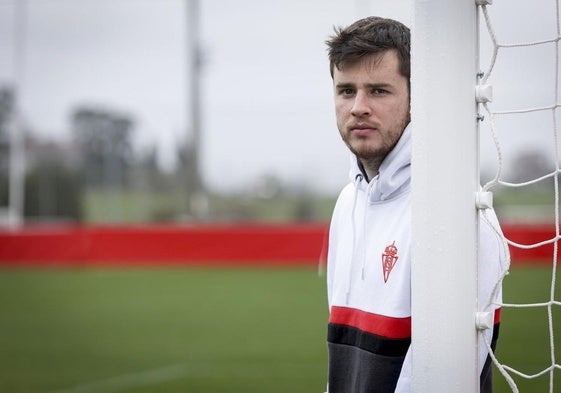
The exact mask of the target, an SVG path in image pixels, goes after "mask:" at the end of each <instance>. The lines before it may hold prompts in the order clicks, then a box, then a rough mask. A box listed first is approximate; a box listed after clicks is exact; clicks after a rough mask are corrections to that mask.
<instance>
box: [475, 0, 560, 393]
mask: <svg viewBox="0 0 561 393" xmlns="http://www.w3.org/2000/svg"><path fill="white" fill-rule="evenodd" d="M503 3H504V4H495V5H481V6H480V14H479V15H480V25H481V26H480V31H481V33H482V34H481V37H480V39H481V42H482V50H481V52H485V50H484V49H485V47H484V45H485V44H486V43H487V45H488V46H489V47H488V48H487V49H488V52H489V53H488V56H487V57H485V56H482V58H481V63H485V62H488V64H487V65H486V69H483V70H482V71H483V72H482V74H481V75H480V84H481V85H485V84H490V85H493V86H494V87H495V89H494V93H495V99H494V100H493V101H492V102H491V103H482V104H481V105H482V107H483V110H484V112H485V113H484V118H485V120H484V122H483V123H484V124H482V127H481V131H482V136H481V137H482V138H484V137H490V140H491V141H492V143H491V145H493V146H494V151H495V152H494V156H495V158H496V161H495V165H496V170H495V171H494V175H492V176H491V177H492V178H491V180H489V181H488V182H487V183H486V184H485V185H484V187H483V189H484V191H488V190H493V191H494V190H496V189H499V190H505V189H508V190H511V192H515V191H518V190H521V189H524V188H525V189H530V190H532V189H533V187H539V189H540V190H541V189H544V187H543V185H544V184H547V185H548V186H549V185H551V187H552V188H550V190H551V192H550V194H551V195H552V201H551V203H550V205H551V209H550V210H548V209H547V208H546V209H545V210H546V213H545V215H542V216H541V219H542V220H543V219H544V218H547V219H548V221H549V222H551V221H553V223H552V225H551V228H552V230H551V237H550V238H547V239H543V240H542V241H540V242H536V243H533V244H520V243H517V242H514V241H512V240H511V239H507V238H505V239H504V241H505V242H506V243H507V244H508V245H510V247H513V248H514V247H516V248H520V249H534V248H538V247H544V246H549V247H551V246H552V248H553V251H552V255H551V268H552V274H551V281H550V282H547V283H545V282H544V283H543V285H544V286H546V285H548V286H549V298H545V299H543V300H542V301H539V302H532V303H516V302H509V299H507V298H505V299H504V302H503V303H502V304H500V305H499V306H501V307H502V308H503V309H508V308H517V309H522V308H542V309H544V310H546V314H547V322H546V321H536V322H535V325H536V326H538V325H539V324H540V323H542V324H547V332H548V334H549V340H548V341H549V349H547V348H540V350H542V351H549V356H548V358H549V364H546V365H544V367H543V368H542V369H540V370H539V371H537V372H534V371H535V370H533V372H529V371H528V370H524V369H520V367H518V369H515V368H514V367H511V366H509V365H507V364H503V363H501V359H500V358H499V356H496V354H492V355H491V357H492V359H493V362H494V363H495V365H496V367H497V368H498V369H499V371H500V373H501V374H502V375H503V376H504V378H505V380H506V381H507V383H508V385H509V386H510V388H511V390H512V391H513V392H519V387H518V386H517V384H516V382H515V379H517V378H525V379H534V378H538V377H541V376H544V375H546V374H548V376H549V392H550V393H553V392H555V391H557V392H561V386H554V385H555V379H554V375H555V373H556V372H557V373H559V371H560V370H561V365H560V361H559V360H558V359H557V358H556V351H555V333H558V334H561V326H556V324H555V318H554V313H555V312H556V311H557V312H559V311H560V310H559V306H561V302H559V301H557V300H556V289H555V288H556V274H557V253H558V247H559V240H560V239H561V236H560V228H559V173H560V172H561V171H560V168H559V164H560V161H559V148H560V140H559V135H558V131H559V130H558V122H559V119H558V116H559V107H560V103H559V102H560V90H559V83H560V80H559V79H560V72H559V56H560V48H559V46H560V39H561V33H560V31H561V29H560V22H559V19H560V18H559V12H560V10H559V0H551V1H539V2H529V1H524V2H522V1H519V2H510V1H505V2H503ZM501 6H502V7H505V8H504V9H498V8H500V7H501ZM539 7H546V10H545V12H542V11H544V10H543V9H540V12H538V13H536V9H537V8H539ZM500 12H504V14H503V15H502V16H503V18H499V17H498V15H499V13H500ZM504 15H508V16H509V17H508V18H504ZM513 15H514V16H513ZM516 15H517V16H516ZM544 16H547V17H544ZM505 19H508V23H509V24H510V28H509V29H502V28H501V27H502V26H505V23H504V22H503V21H504V20H505ZM501 23H502V24H503V25H502V26H501ZM513 27H514V28H513ZM538 27H539V28H538ZM512 32H515V33H512ZM509 33H510V34H509ZM518 34H520V35H521V36H520V37H517V35H518ZM541 34H544V35H545V36H540V35H541ZM528 38H529V39H528ZM485 40H486V41H485ZM513 70H514V71H513ZM517 71H518V73H517ZM505 75H506V77H505ZM509 78H510V79H509ZM499 85H500V87H501V88H502V91H501V92H500V93H499V92H498V89H497V87H498V86H499ZM517 88H518V90H517ZM548 90H549V91H548ZM482 114H483V113H482ZM483 132H487V133H488V135H484V134H483ZM521 133H522V134H525V136H524V137H525V138H526V139H523V138H520V137H519V136H516V134H518V135H519V134H521ZM517 138H518V139H519V142H518V144H519V145H526V146H525V147H526V148H527V149H532V148H534V149H535V151H538V155H537V156H535V157H534V158H538V159H539V160H541V162H542V163H543V164H544V165H542V168H547V169H544V170H543V171H542V172H541V173H536V171H534V172H528V168H527V165H524V164H527V163H528V162H527V161H523V160H521V159H519V158H520V156H518V157H516V156H514V157H505V151H507V150H508V148H512V144H515V143H516V140H517ZM540 140H541V141H545V142H543V143H542V146H540V147H538V145H539V141H540ZM513 141H514V142H513ZM507 142H511V143H510V144H509V143H507ZM507 145H508V148H507ZM545 146H547V148H546V147H545ZM516 158H518V160H517V159H516ZM539 160H538V161H539ZM517 164H518V165H519V166H518V167H517ZM520 165H524V167H521V166H520ZM508 172H510V173H508ZM515 189H516V190H515ZM519 216H520V214H519ZM518 218H519V217H518ZM509 268H510V260H508V263H507V266H504V270H503V273H502V275H501V277H500V281H499V282H498V283H497V288H498V287H499V286H500V283H501V281H502V280H503V278H504V277H505V276H506V275H507V274H508V271H509ZM489 302H490V301H489ZM527 334H528V335H532V334H543V333H541V332H536V331H528V332H527ZM499 345H522V346H523V345H525V343H524V342H519V343H504V342H500V343H499ZM487 346H488V347H489V343H487ZM489 349H490V347H489ZM514 376H516V378H514Z"/></svg>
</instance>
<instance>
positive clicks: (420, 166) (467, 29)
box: [411, 0, 479, 393]
mask: <svg viewBox="0 0 561 393" xmlns="http://www.w3.org/2000/svg"><path fill="white" fill-rule="evenodd" d="M476 7H477V6H476V3H475V0H455V1H450V0H427V1H415V3H414V18H413V21H414V22H413V29H412V30H413V34H412V49H411V62H412V75H411V115H412V124H413V127H414V129H413V134H412V136H413V156H412V177H411V179H412V220H413V221H412V232H413V233H412V238H413V250H412V255H413V263H412V267H411V269H412V282H411V290H412V343H413V344H412V378H413V380H412V387H413V391H414V392H416V393H425V392H426V393H428V392H447V393H453V392H458V393H459V392H466V393H467V392H469V393H473V392H478V391H479V375H478V366H477V331H476V324H475V320H476V310H477V249H476V241H477V225H478V224H477V209H476V204H475V198H476V192H477V191H478V189H479V173H478V138H477V132H476V131H477V104H476V100H475V89H476V82H477V71H478V70H477V50H478V47H477V39H476V38H477V34H476V31H477V30H476V26H477V24H476V17H477V8H476ZM458 48H461V50H458ZM458 228H461V230H458ZM450 352H453V353H454V356H453V358H452V357H450V356H445V355H444V354H448V353H450Z"/></svg>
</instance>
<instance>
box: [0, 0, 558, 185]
mask: <svg viewBox="0 0 561 393" xmlns="http://www.w3.org/2000/svg"><path fill="white" fill-rule="evenodd" d="M185 1H187V0H27V1H26V3H27V5H26V13H25V20H24V22H25V24H24V26H25V29H24V33H25V34H24V41H23V45H22V46H16V44H15V38H14V31H15V24H16V20H15V17H14V4H15V1H14V0H0V83H13V82H14V78H16V77H17V80H16V81H17V83H18V86H20V88H21V91H20V96H21V99H22V101H21V109H22V112H23V114H24V118H25V121H26V122H27V123H28V124H29V126H30V127H31V128H32V129H33V130H34V131H36V132H37V133H38V134H39V135H41V136H45V137H49V138H57V139H64V138H68V137H69V136H70V135H71V134H70V129H69V127H70V125H69V118H70V114H71V111H72V109H73V108H75V107H76V106H77V105H85V104H87V105H94V106H99V107H102V108H109V109H111V110H117V111H120V112H123V113H125V114H130V115H131V116H132V117H134V118H135V119H136V128H135V146H136V148H137V149H142V148H144V147H146V146H149V145H151V144H156V145H157V146H158V149H159V152H160V154H161V161H162V164H163V165H165V166H170V165H171V164H172V163H173V154H172V152H173V151H174V148H175V146H176V145H177V144H178V143H179V142H181V141H183V140H184V139H185V138H187V137H188V136H189V122H190V117H189V114H188V113H189V110H188V109H189V103H188V82H187V81H188V78H187V50H186V46H187V31H186V28H185V23H186V20H187V15H186V14H187V12H186V6H185ZM200 2H201V10H200V15H201V22H200V26H201V44H202V47H203V53H204V69H203V78H202V108H203V113H202V127H203V140H202V152H201V153H202V156H201V164H202V169H203V174H204V177H205V182H206V183H207V185H209V186H211V187H212V188H214V189H218V190H231V189H239V188H241V187H244V186H248V185H249V184H251V182H253V181H254V179H255V178H256V177H258V176H260V175H264V174H274V175H276V176H278V177H280V178H281V179H283V180H284V181H287V182H291V183H307V184H309V186H310V187H311V188H315V189H321V190H323V191H328V192H333V193H335V192H337V190H339V189H340V188H341V186H342V185H344V183H345V182H346V181H347V171H348V168H347V164H348V153H347V151H346V148H345V147H344V145H343V144H342V142H341V141H340V138H339V136H338V132H337V129H336V127H335V118H334V114H333V104H332V93H331V79H330V76H329V72H328V64H327V60H326V51H325V45H324V41H325V40H326V39H327V38H328V36H329V35H330V34H331V32H332V30H333V26H334V25H337V26H338V25H347V24H349V23H351V22H352V21H354V20H355V19H357V18H359V17H362V16H366V15H369V14H377V15H381V16H387V17H393V18H396V19H399V20H401V21H402V22H404V23H406V24H408V25H411V22H412V3H411V2H410V1H409V0H383V1H380V0H370V1H366V0H355V1H348V0H300V1H296V0H293V1H282V2H281V1H272V0H269V1H266V0H238V1H229V0H201V1H200ZM504 3H509V4H508V6H507V5H506V4H504ZM525 3H526V4H524V2H522V1H518V0H517V1H508V2H506V1H500V0H499V1H495V4H494V5H493V6H492V7H493V8H492V14H493V17H494V19H495V23H496V28H497V34H498V35H499V37H500V38H503V39H504V41H507V42H517V41H520V40H523V41H532V40H541V39H544V38H551V36H552V35H553V36H554V35H555V18H554V17H552V16H551V15H552V12H553V14H554V10H555V8H554V3H555V2H554V1H553V0H551V1H543V2H540V7H537V6H536V4H532V6H531V7H530V6H528V4H527V2H525ZM550 3H551V4H550ZM523 6H525V7H526V8H527V9H522V8H521V7H523ZM482 41H483V49H484V51H487V52H486V53H488V52H489V46H488V45H487V43H486V41H485V39H483V40H482ZM554 49H555V45H553V44H552V45H550V46H549V47H531V48H530V49H528V50H527V51H526V52H524V53H522V54H514V50H510V49H509V50H506V51H504V52H505V53H504V54H503V55H501V57H500V58H499V61H498V62H497V66H496V70H495V72H496V74H497V77H496V78H495V80H494V81H493V84H494V85H496V86H495V98H496V99H495V102H497V104H496V105H497V106H499V107H500V105H503V108H509V107H518V106H524V105H526V106H540V105H544V104H546V103H547V105H550V104H551V103H552V102H551V101H552V99H553V100H554V98H555V91H554V89H553V86H554V76H555V72H554V71H555V69H554V62H553V59H554V56H555V54H554V53H555V52H554ZM511 51H512V52H511ZM18 54H19V55H21V57H20V58H21V59H22V60H23V66H22V67H19V68H18V62H17V59H18ZM486 58H488V56H484V58H482V64H483V66H484V67H482V68H485V66H486V65H487V64H488V61H487V60H486ZM486 61H487V63H486ZM513 65H515V66H514V67H513ZM16 69H19V70H20V72H19V73H18V72H16ZM18 75H19V77H18ZM513 80H515V81H516V83H512V81H513ZM451 95H453V91H451ZM437 104H438V103H437V102H435V105H437ZM497 109H501V108H497ZM537 117H539V119H537ZM528 118H529V119H528ZM548 119H549V118H547V116H546V117H544V116H542V115H541V114H540V115H533V116H526V117H525V118H521V117H519V118H517V119H515V120H509V121H510V122H507V121H506V120H501V121H502V122H503V123H504V128H506V129H508V130H509V132H510V133H511V134H512V135H509V137H508V139H509V140H510V141H511V142H509V143H511V144H512V145H513V146H514V150H513V151H516V150H517V149H520V148H522V147H525V146H534V145H535V146H536V148H539V149H545V147H544V146H547V144H549V146H551V140H552V139H551V136H548V137H546V138H545V139H544V138H541V137H537V136H536V132H535V129H534V125H535V124H542V123H543V127H545V128H547V127H549V128H551V126H550V122H551V120H550V119H549V120H548ZM529 129H532V132H528V131H529ZM482 139H483V143H484V145H485V143H486V142H485V139H486V138H482ZM544 141H545V142H544ZM483 151H484V153H485V154H492V150H491V149H490V148H489V147H488V146H487V147H484V148H483ZM549 151H550V152H551V148H549ZM509 154H510V156H508V157H512V156H514V154H515V153H509ZM547 154H550V155H552V153H547Z"/></svg>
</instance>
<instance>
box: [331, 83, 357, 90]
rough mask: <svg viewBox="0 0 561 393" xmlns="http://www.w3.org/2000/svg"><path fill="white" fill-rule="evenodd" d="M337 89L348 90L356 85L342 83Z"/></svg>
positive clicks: (338, 84) (337, 85)
mask: <svg viewBox="0 0 561 393" xmlns="http://www.w3.org/2000/svg"><path fill="white" fill-rule="evenodd" d="M335 87H336V88H338V89H347V88H350V87H355V85H354V83H350V82H341V83H337V84H336V85H335Z"/></svg>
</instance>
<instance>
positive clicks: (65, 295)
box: [0, 269, 327, 393]
mask: <svg viewBox="0 0 561 393" xmlns="http://www.w3.org/2000/svg"><path fill="white" fill-rule="evenodd" d="M324 281H325V280H324V277H322V278H319V277H318V276H317V274H316V273H315V272H314V271H313V269H293V270H288V269H262V270H253V269H237V270H212V269H209V270H204V269H183V270H182V269H177V270H160V269H153V270H150V269H148V270H126V271H118V270H72V271H60V270H50V271H39V270H29V271H2V272H1V273H0V299H1V300H0V301H1V305H0V312H1V315H2V318H1V320H0V348H1V355H0V391H1V392H13V393H16V392H48V391H56V390H60V389H64V388H70V387H73V386H78V385H81V384H84V383H88V382H91V381H99V380H105V379H108V378H112V377H118V376H123V375H128V374H134V373H142V372H143V371H147V372H148V371H150V370H152V371H153V370H160V369H164V370H165V369H166V368H169V367H171V369H172V371H173V370H180V372H176V373H175V374H179V375H176V377H173V378H169V380H168V381H157V382H158V383H155V384H148V385H147V386H145V387H132V388H130V389H124V390H118V391H123V392H125V391H126V392H155V391H157V392H208V393H212V392H279V393H280V392H286V391H291V392H310V391H319V390H321V389H322V388H323V387H324V385H325V358H326V353H325V326H326V317H327V305H326V302H325V300H324V297H325V291H324V287H325V286H324ZM164 374H165V372H164ZM133 379H134V378H133ZM89 391H90V390H88V392H89ZM92 391H112V390H92ZM80 392H82V390H80Z"/></svg>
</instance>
